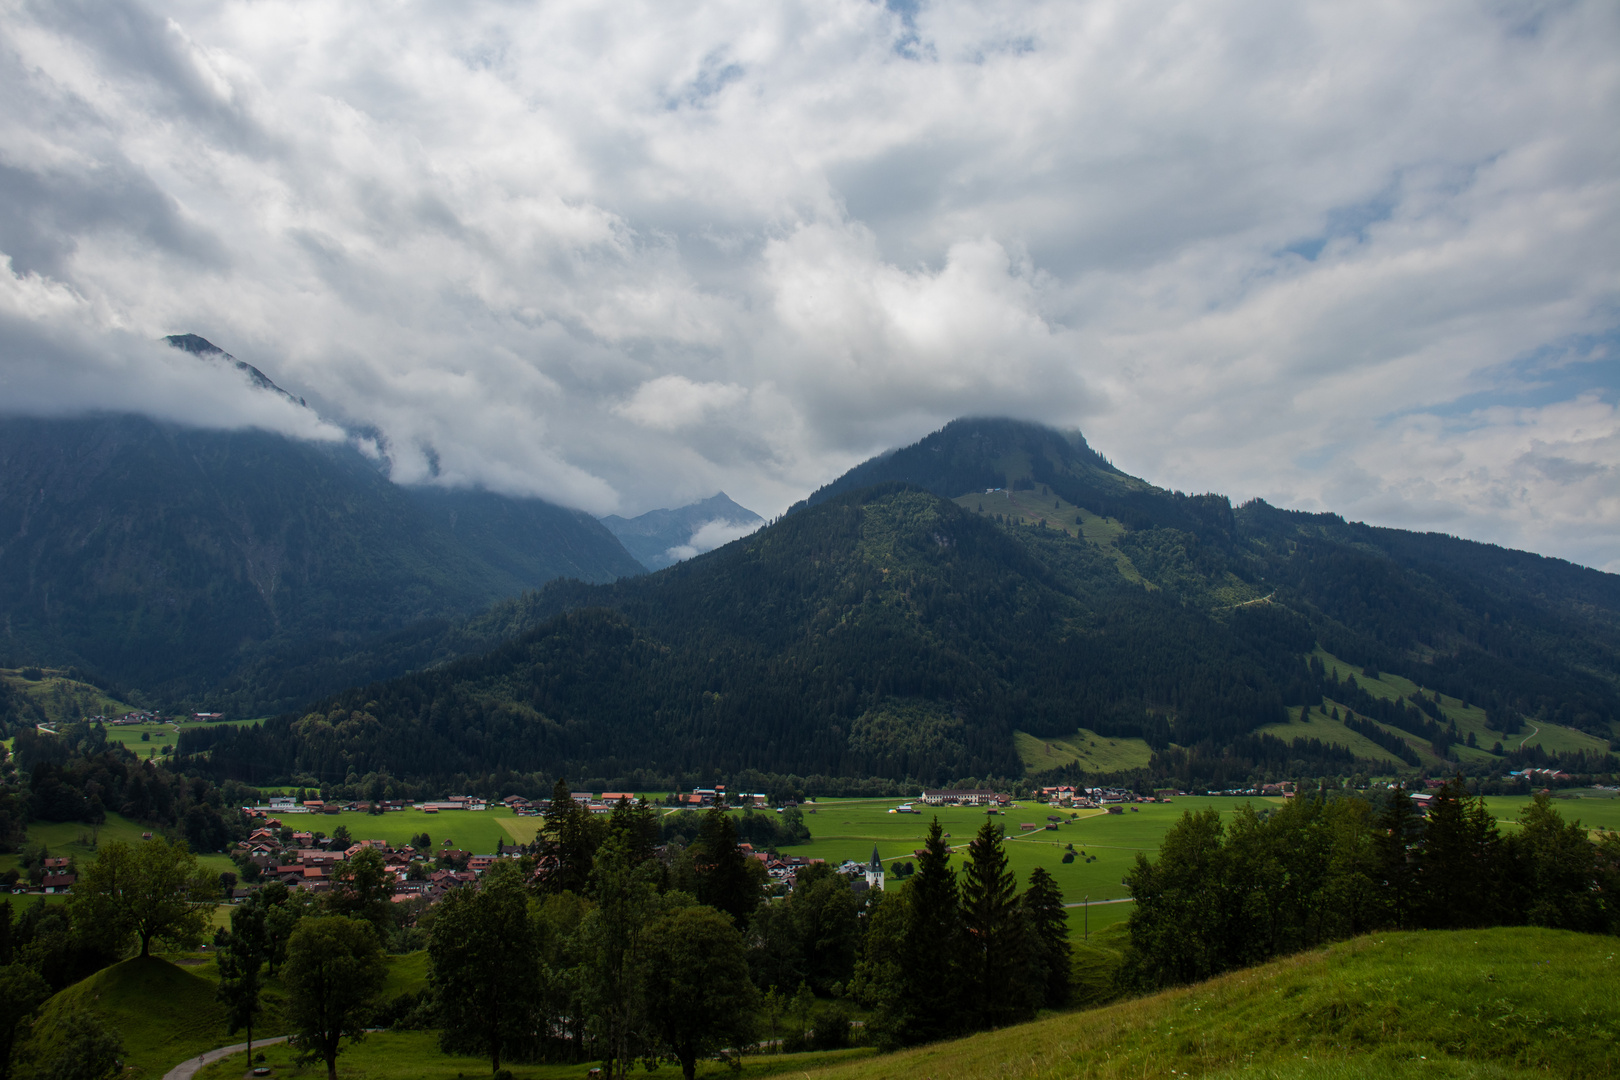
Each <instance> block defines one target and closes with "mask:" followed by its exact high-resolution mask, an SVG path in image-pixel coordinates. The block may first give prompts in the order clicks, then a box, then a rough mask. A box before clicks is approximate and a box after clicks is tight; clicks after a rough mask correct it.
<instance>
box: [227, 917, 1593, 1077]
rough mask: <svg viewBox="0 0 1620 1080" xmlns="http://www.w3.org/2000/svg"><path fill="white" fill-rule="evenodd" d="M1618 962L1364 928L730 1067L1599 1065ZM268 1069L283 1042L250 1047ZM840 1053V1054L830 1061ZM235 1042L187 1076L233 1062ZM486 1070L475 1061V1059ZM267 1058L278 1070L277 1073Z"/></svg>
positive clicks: (427, 1043) (462, 1069)
mask: <svg viewBox="0 0 1620 1080" xmlns="http://www.w3.org/2000/svg"><path fill="white" fill-rule="evenodd" d="M1617 991H1620V960H1617V959H1616V949H1615V948H1614V941H1613V939H1611V938H1601V937H1590V936H1587V935H1582V934H1572V933H1566V932H1561V931H1551V930H1534V929H1498V930H1480V931H1453V932H1434V931H1428V932H1414V933H1395V934H1377V935H1371V936H1368V937H1364V938H1358V939H1356V940H1354V941H1349V942H1343V943H1340V944H1338V945H1335V946H1332V947H1331V948H1327V949H1321V950H1317V951H1315V952H1311V953H1306V954H1302V955H1299V956H1295V957H1291V958H1289V959H1286V960H1280V961H1277V962H1275V963H1271V964H1267V965H1264V966H1262V967H1257V968H1251V969H1249V970H1247V971H1239V972H1234V973H1233V974H1231V975H1227V976H1223V977H1222V978H1219V979H1215V980H1212V981H1210V982H1207V983H1203V984H1200V985H1198V986H1192V987H1186V988H1182V989H1178V990H1169V991H1165V992H1163V993H1160V994H1155V995H1153V996H1151V997H1146V998H1140V999H1138V1000H1135V1001H1128V1002H1123V1003H1120V1004H1117V1005H1113V1006H1109V1007H1107V1008H1102V1009H1092V1010H1087V1011H1081V1012H1072V1013H1064V1014H1062V1015H1058V1016H1053V1017H1050V1018H1048V1019H1045V1020H1039V1021H1036V1022H1034V1023H1031V1024H1020V1025H1017V1026H1015V1027H1010V1028H1005V1029H1003V1030H1001V1031H994V1032H987V1033H982V1034H979V1035H975V1036H972V1037H971V1038H966V1039H959V1040H955V1041H952V1042H945V1043H936V1044H934V1045H932V1046H926V1047H921V1048H918V1049H915V1050H908V1051H903V1052H900V1053H896V1054H887V1055H881V1056H865V1055H862V1054H861V1052H859V1051H856V1052H852V1053H848V1054H847V1056H845V1055H813V1054H806V1055H784V1056H764V1057H749V1058H747V1059H746V1060H745V1061H744V1068H743V1069H742V1071H741V1073H731V1072H729V1071H728V1070H726V1069H725V1067H724V1066H721V1065H718V1064H716V1063H713V1062H711V1063H707V1064H706V1065H704V1066H701V1067H700V1074H702V1075H711V1076H719V1075H730V1076H733V1077H737V1076H739V1075H740V1076H742V1077H744V1078H746V1077H750V1076H765V1075H771V1074H777V1073H781V1074H791V1075H794V1076H805V1077H808V1078H809V1080H888V1078H891V1077H892V1078H896V1080H898V1078H902V1077H905V1078H912V1077H924V1076H925V1077H929V1078H931V1080H978V1078H980V1077H984V1076H996V1077H1002V1078H1007V1080H1046V1078H1058V1077H1062V1078H1065V1080H1068V1078H1077V1077H1085V1078H1088V1080H1113V1078H1120V1080H1123V1078H1125V1077H1131V1078H1137V1077H1144V1078H1159V1077H1163V1078H1168V1077H1177V1076H1187V1077H1211V1078H1221V1080H1225V1078H1233V1080H1237V1078H1244V1080H1248V1078H1255V1080H1258V1078H1262V1077H1263V1078H1266V1080H1274V1078H1275V1080H1283V1078H1288V1080H1292V1078H1295V1077H1299V1078H1311V1080H1316V1078H1322V1080H1329V1078H1331V1080H1362V1078H1368V1080H1371V1078H1379V1080H1382V1078H1385V1077H1397V1078H1404V1077H1413V1078H1415V1077H1419V1076H1421V1077H1424V1078H1425V1080H1427V1078H1429V1077H1492V1078H1500V1080H1521V1078H1527V1077H1530V1076H1548V1075H1552V1076H1559V1077H1567V1078H1572V1080H1591V1078H1602V1077H1613V1076H1616V1075H1617V1074H1620V1061H1617V1060H1616V1059H1615V1058H1614V1055H1613V1050H1612V1048H1613V1032H1614V1031H1615V1030H1616V1027H1617V1025H1620V993H1617ZM267 1056H268V1058H269V1059H270V1064H272V1065H277V1066H281V1067H282V1068H285V1069H287V1070H288V1071H286V1072H285V1073H284V1075H290V1076H295V1077H296V1076H309V1077H312V1078H313V1077H315V1076H318V1075H320V1073H321V1071H322V1070H321V1069H320V1068H319V1067H313V1068H308V1069H304V1070H295V1069H291V1068H290V1065H291V1062H290V1060H289V1058H290V1055H289V1052H288V1051H287V1050H286V1049H285V1048H267ZM840 1058H842V1060H840ZM244 1064H245V1063H244V1062H243V1061H242V1059H241V1057H240V1056H237V1057H234V1058H231V1059H228V1060H226V1061H223V1062H220V1063H219V1064H216V1065H214V1066H211V1067H210V1068H209V1069H207V1070H205V1071H204V1072H203V1073H202V1074H201V1077H202V1080H223V1078H225V1077H236V1076H240V1075H242V1071H243V1068H244ZM590 1064H594V1063H581V1064H578V1065H517V1066H514V1067H513V1070H512V1071H513V1073H514V1074H515V1075H516V1076H517V1077H519V1078H522V1080H552V1078H556V1080H562V1078H563V1077H568V1076H582V1075H584V1072H585V1070H586V1069H587V1068H588V1066H589V1065H590ZM480 1065H481V1062H480V1061H479V1059H476V1058H466V1057H450V1056H447V1055H444V1054H441V1053H439V1052H438V1047H437V1040H436V1038H435V1037H434V1035H433V1034H432V1033H429V1032H390V1033H386V1034H381V1035H376V1036H373V1037H372V1038H370V1039H368V1040H367V1041H365V1042H364V1043H361V1044H359V1045H356V1046H353V1047H350V1048H347V1049H346V1050H345V1051H344V1054H343V1056H342V1057H341V1058H339V1065H338V1070H339V1072H340V1074H342V1075H344V1076H346V1077H349V1078H351V1080H363V1078H370V1077H382V1076H387V1077H389V1078H390V1080H450V1078H451V1077H454V1076H473V1075H478V1074H479V1072H480ZM485 1067H486V1068H487V1066H485ZM279 1071H281V1069H278V1072H279Z"/></svg>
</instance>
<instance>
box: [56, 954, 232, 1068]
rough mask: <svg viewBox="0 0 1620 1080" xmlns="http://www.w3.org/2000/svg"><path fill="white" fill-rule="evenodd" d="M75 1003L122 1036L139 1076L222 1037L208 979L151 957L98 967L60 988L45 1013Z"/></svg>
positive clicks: (220, 1012) (220, 1009) (219, 1009)
mask: <svg viewBox="0 0 1620 1080" xmlns="http://www.w3.org/2000/svg"><path fill="white" fill-rule="evenodd" d="M67 1004H80V1005H85V1006H88V1007H89V1008H91V1009H94V1010H95V1011H96V1012H99V1013H101V1014H102V1015H103V1016H104V1017H106V1019H107V1021H108V1023H109V1024H110V1025H111V1026H112V1027H114V1028H116V1029H117V1030H118V1032H119V1033H120V1034H121V1035H122V1036H123V1039H124V1050H125V1053H126V1056H125V1059H124V1060H125V1062H126V1064H129V1065H132V1066H135V1067H136V1069H137V1070H139V1071H138V1073H137V1075H139V1076H162V1075H163V1074H164V1073H165V1072H167V1071H168V1070H169V1069H170V1068H171V1067H172V1066H174V1065H176V1064H178V1063H179V1062H181V1061H184V1060H185V1059H186V1058H188V1057H190V1056H191V1055H193V1054H200V1053H202V1052H203V1051H204V1050H211V1049H213V1048H214V1047H216V1046H220V1045H222V1044H223V1043H224V1042H225V1041H226V1036H225V1008H224V1006H223V1005H220V1004H219V1003H218V1002H217V1001H215V1000H214V983H213V982H211V981H210V980H208V979H205V978H203V977H202V976H200V975H197V974H194V973H193V972H190V971H187V970H186V969H185V968H182V967H177V966H176V965H174V964H171V963H170V962H169V961H167V960H160V959H158V958H157V957H155V956H147V957H140V956H137V957H135V958H133V959H131V960H125V961H124V962H123V963H120V964H114V965H113V966H112V967H110V968H104V969H102V970H101V971H98V972H96V973H95V974H94V975H92V976H90V977H89V978H88V979H85V980H84V981H83V982H80V983H76V984H74V985H73V986H70V987H68V988H67V989H66V990H63V991H62V992H61V993H60V994H58V995H56V997H55V998H53V999H52V1000H51V1002H50V1003H49V1004H48V1005H47V1006H46V1014H47V1016H48V1015H49V1014H50V1012H51V1011H52V1010H54V1009H59V1008H61V1007H62V1006H64V1005H67Z"/></svg>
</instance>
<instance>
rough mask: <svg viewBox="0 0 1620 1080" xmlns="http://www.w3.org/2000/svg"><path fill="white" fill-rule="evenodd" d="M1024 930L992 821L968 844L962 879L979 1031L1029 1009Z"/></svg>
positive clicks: (967, 968)
mask: <svg viewBox="0 0 1620 1080" xmlns="http://www.w3.org/2000/svg"><path fill="white" fill-rule="evenodd" d="M1019 929H1020V926H1019V918H1018V900H1017V880H1016V879H1015V878H1014V877H1013V872H1012V871H1011V870H1009V869H1007V853H1006V851H1005V850H1004V849H1003V848H1002V844H1001V829H1000V828H999V827H997V825H996V824H995V823H994V822H993V821H990V820H989V819H988V818H987V819H986V820H985V823H984V824H983V825H981V826H979V833H978V835H977V836H975V837H974V838H973V842H972V843H971V844H969V845H968V864H967V869H966V871H964V873H963V875H962V931H963V950H962V960H963V965H964V971H963V975H964V980H963V981H964V983H965V984H966V986H967V988H968V997H969V1000H968V1002H967V1003H966V1004H967V1007H968V1010H969V1014H970V1017H969V1018H970V1022H971V1024H972V1026H974V1027H996V1026H999V1025H1001V1024H1005V1023H1007V1022H1009V1021H1010V1020H1012V1019H1015V1018H1016V1017H1017V1016H1018V1014H1019V1013H1020V1012H1023V1011H1025V1010H1022V1009H1020V1008H1019V1004H1020V1001H1021V997H1022V995H1021V994H1020V990H1021V989H1022V988H1024V987H1027V986H1028V980H1026V979H1023V978H1021V976H1022V974H1023V972H1021V971H1020V970H1019V969H1020V967H1021V966H1022V965H1021V964H1020V963H1019V961H1020V959H1021V958H1022V957H1021V953H1022V948H1021V946H1022V944H1023V943H1022V942H1021V941H1020V934H1019Z"/></svg>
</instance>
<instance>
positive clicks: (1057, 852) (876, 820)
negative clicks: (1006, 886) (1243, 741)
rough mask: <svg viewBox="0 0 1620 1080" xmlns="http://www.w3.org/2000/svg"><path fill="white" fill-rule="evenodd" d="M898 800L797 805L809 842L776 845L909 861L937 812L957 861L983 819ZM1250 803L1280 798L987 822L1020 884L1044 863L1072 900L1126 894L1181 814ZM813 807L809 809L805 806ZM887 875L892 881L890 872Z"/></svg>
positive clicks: (836, 857) (1013, 813) (960, 809)
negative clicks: (910, 806) (910, 807)
mask: <svg viewBox="0 0 1620 1080" xmlns="http://www.w3.org/2000/svg"><path fill="white" fill-rule="evenodd" d="M905 801H906V800H903V799H821V800H818V801H817V802H815V803H812V804H806V805H805V806H803V807H801V809H802V810H804V811H805V818H804V820H805V823H806V824H807V825H809V827H810V836H811V839H810V841H809V843H805V844H796V845H794V846H792V847H785V848H783V849H782V851H783V852H784V853H785V854H793V855H803V856H806V857H808V858H819V859H826V860H827V861H828V862H829V863H832V864H833V865H835V866H836V865H838V864H840V863H842V862H844V861H845V860H846V859H853V860H855V861H856V862H860V863H864V862H866V861H867V860H868V859H870V858H871V857H872V847H873V845H874V844H875V845H876V846H877V850H878V855H879V856H880V857H881V858H882V859H883V865H884V867H885V868H888V867H891V866H892V865H893V864H894V862H895V861H896V860H899V861H901V862H911V863H915V862H916V854H915V853H916V850H917V849H918V848H921V847H922V844H923V839H924V838H925V836H926V835H927V832H928V826H929V823H930V822H931V821H933V819H934V817H935V815H936V814H937V815H938V817H939V822H940V825H941V826H942V827H943V828H944V830H945V832H946V833H947V834H949V836H950V840H949V841H948V842H949V843H950V845H951V847H952V850H953V851H954V852H956V854H957V857H956V858H954V859H952V865H954V866H957V867H960V866H961V865H962V862H963V861H964V860H965V857H966V856H965V854H964V849H965V848H966V847H967V845H968V843H969V842H970V841H971V840H972V839H973V836H974V833H976V832H977V831H978V828H979V826H980V824H982V823H983V822H984V820H985V816H986V815H985V812H984V811H983V810H979V809H975V808H973V807H967V806H940V807H925V806H923V805H922V803H921V802H920V801H918V802H916V803H914V805H915V806H917V807H918V808H919V809H921V810H922V811H923V812H922V813H920V814H891V813H889V812H888V811H889V809H890V808H891V807H895V806H898V805H900V804H901V803H902V802H905ZM1249 802H1253V803H1254V804H1255V805H1256V806H1264V805H1266V804H1272V805H1281V804H1282V800H1281V799H1250V798H1231V797H1226V796H1200V797H1191V796H1189V797H1185V798H1177V799H1175V800H1174V801H1172V802H1169V803H1142V804H1136V803H1133V804H1131V805H1130V806H1127V807H1125V808H1124V813H1121V814H1109V813H1105V812H1103V811H1101V810H1062V809H1058V808H1055V807H1049V806H1046V805H1044V804H1042V803H1037V802H1034V801H1026V802H1022V803H1020V805H1019V806H1018V807H1017V808H1016V809H1009V810H1007V811H1006V812H1005V813H1004V814H1001V815H998V816H996V817H995V818H993V819H992V820H994V821H995V822H996V823H997V824H998V825H1000V826H1001V827H1002V829H1003V830H1004V831H1005V832H1006V834H1007V858H1008V862H1009V864H1010V865H1011V867H1012V870H1013V872H1014V873H1016V874H1017V875H1018V880H1019V883H1020V887H1022V885H1023V884H1024V883H1026V882H1027V881H1028V880H1029V874H1030V871H1032V870H1034V869H1035V867H1037V866H1044V867H1045V868H1046V870H1047V871H1048V872H1049V873H1050V874H1051V875H1052V877H1053V878H1054V879H1056V881H1057V884H1058V888H1060V889H1061V890H1063V898H1064V900H1065V901H1067V902H1071V903H1075V902H1079V901H1080V899H1081V898H1082V897H1084V896H1088V895H1089V896H1090V897H1091V899H1092V900H1113V899H1120V898H1124V897H1128V896H1129V893H1128V892H1127V891H1126V889H1125V887H1124V885H1122V884H1121V880H1122V879H1123V878H1124V876H1125V872H1126V871H1127V870H1129V869H1130V867H1131V866H1132V865H1133V864H1134V863H1135V861H1136V853H1137V852H1139V851H1142V852H1146V853H1147V854H1149V855H1152V854H1153V853H1154V852H1156V851H1158V850H1159V844H1160V842H1161V841H1162V840H1163V839H1164V834H1165V833H1166V832H1167V831H1169V829H1170V827H1171V826H1172V825H1174V824H1175V823H1176V822H1177V821H1178V820H1180V818H1181V815H1182V813H1183V812H1185V811H1187V810H1201V809H1203V808H1205V807H1214V808H1216V809H1217V810H1219V811H1220V812H1221V813H1222V814H1231V813H1234V812H1236V810H1237V808H1238V807H1239V806H1241V805H1243V804H1245V803H1249ZM812 810H813V811H814V813H811V812H810V811H812ZM1049 817H1057V818H1058V819H1059V821H1058V822H1057V823H1056V824H1057V826H1058V827H1057V828H1056V829H1055V830H1048V829H1046V828H1045V827H1044V826H1046V825H1048V824H1052V822H1049V821H1048V820H1047V819H1048V818H1049ZM1024 824H1034V825H1037V826H1040V827H1038V828H1036V829H1033V830H1031V831H1028V832H1025V831H1023V830H1022V829H1020V828H1019V826H1020V825H1024ZM1071 846H1072V847H1073V849H1074V852H1075V858H1074V861H1073V862H1070V863H1065V862H1063V856H1064V854H1065V853H1066V852H1067V851H1068V850H1069V848H1070V847H1071ZM890 880H891V881H893V875H892V874H891V875H890ZM1120 906H1121V907H1128V905H1120ZM1093 916H1094V917H1100V918H1103V919H1104V920H1107V919H1108V918H1109V916H1108V915H1101V916H1099V915H1098V914H1097V909H1093ZM1120 917H1124V916H1123V915H1121V916H1120ZM1105 924H1106V923H1105Z"/></svg>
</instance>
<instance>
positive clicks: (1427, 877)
mask: <svg viewBox="0 0 1620 1080" xmlns="http://www.w3.org/2000/svg"><path fill="white" fill-rule="evenodd" d="M1503 869H1504V868H1503V858H1502V839H1501V837H1500V835H1499V834H1498V833H1497V828H1496V819H1495V818H1493V817H1491V815H1490V814H1489V813H1487V812H1486V810H1485V806H1484V804H1483V803H1482V802H1481V801H1480V800H1479V799H1477V798H1475V797H1474V796H1472V795H1470V794H1468V789H1467V788H1465V787H1464V786H1463V783H1462V780H1461V778H1458V779H1455V780H1451V781H1448V782H1447V783H1446V785H1445V786H1444V787H1442V788H1441V789H1440V791H1439V792H1438V793H1437V794H1436V796H1435V799H1434V802H1433V803H1431V804H1430V806H1429V817H1428V821H1427V823H1426V824H1425V827H1424V830H1423V847H1422V849H1421V850H1420V851H1419V852H1418V858H1417V880H1418V888H1419V891H1420V894H1421V896H1422V904H1423V907H1422V916H1421V917H1422V921H1423V926H1425V927H1426V928H1429V929H1433V930H1446V929H1452V928H1462V927H1471V926H1491V925H1494V924H1495V923H1496V922H1497V921H1498V917H1499V914H1500V911H1499V905H1500V896H1501V888H1500V887H1501V884H1502V871H1503Z"/></svg>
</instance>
